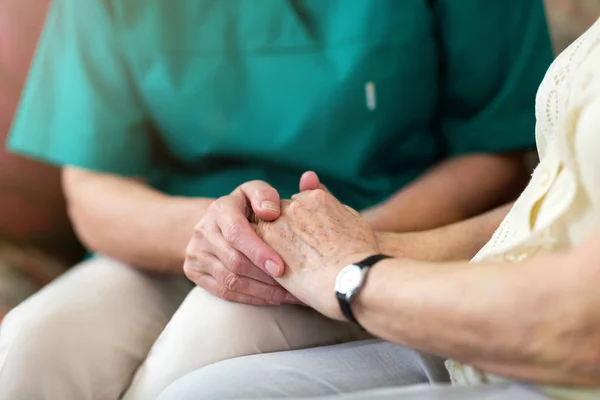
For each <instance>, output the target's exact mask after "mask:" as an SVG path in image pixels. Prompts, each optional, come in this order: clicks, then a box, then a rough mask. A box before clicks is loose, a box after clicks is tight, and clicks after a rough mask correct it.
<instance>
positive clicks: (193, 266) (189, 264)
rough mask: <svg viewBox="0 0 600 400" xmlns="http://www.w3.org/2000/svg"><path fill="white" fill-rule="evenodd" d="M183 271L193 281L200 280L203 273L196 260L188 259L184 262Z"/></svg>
mask: <svg viewBox="0 0 600 400" xmlns="http://www.w3.org/2000/svg"><path fill="white" fill-rule="evenodd" d="M183 273H184V275H185V276H186V277H187V278H188V279H189V280H191V281H192V282H196V283H197V281H198V278H199V277H200V276H201V275H202V273H201V271H200V269H199V268H198V264H197V263H196V262H194V261H190V260H186V261H185V262H184V263H183Z"/></svg>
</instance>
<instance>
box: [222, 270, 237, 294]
mask: <svg viewBox="0 0 600 400" xmlns="http://www.w3.org/2000/svg"><path fill="white" fill-rule="evenodd" d="M238 282H239V277H238V276H237V275H236V274H233V273H231V272H230V273H227V274H226V275H225V277H224V279H223V286H224V287H225V288H226V289H228V290H236V288H237V285H238Z"/></svg>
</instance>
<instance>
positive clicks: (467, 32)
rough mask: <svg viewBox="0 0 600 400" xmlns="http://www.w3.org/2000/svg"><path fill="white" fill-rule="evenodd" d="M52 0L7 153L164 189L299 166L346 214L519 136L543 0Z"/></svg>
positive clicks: (292, 188) (533, 82)
mask: <svg viewBox="0 0 600 400" xmlns="http://www.w3.org/2000/svg"><path fill="white" fill-rule="evenodd" d="M429 3H430V2H429V1H427V0H295V1H294V0H287V1H286V0H254V1H251V0H177V1H170V0H104V1H100V0H97V1H84V0H54V1H53V2H52V9H51V12H50V14H49V19H48V22H47V24H46V27H45V29H44V31H43V36H42V39H41V43H40V45H39V48H38V51H37V56H36V58H35V62H34V64H33V67H32V70H31V73H30V77H29V80H28V83H27V86H26V89H25V92H24V96H23V99H22V102H21V105H20V109H19V112H18V116H17V119H16V122H15V124H14V127H13V131H12V134H11V136H10V139H9V146H10V148H11V149H12V150H14V151H15V152H18V153H21V154H24V155H28V156H32V157H34V158H37V159H40V160H43V161H47V162H51V163H55V164H59V165H65V164H68V165H75V166H79V167H83V168H88V169H92V170H98V171H104V172H111V173H116V174H124V175H135V176H143V177H146V178H148V179H149V181H150V182H151V183H152V185H153V186H155V187H156V188H158V189H160V190H162V191H164V192H167V193H170V194H176V195H185V196H204V197H217V196H222V195H224V194H226V193H228V192H230V191H231V190H233V189H234V188H235V187H236V186H237V185H239V184H241V183H243V182H245V181H248V180H253V179H262V180H265V181H267V182H269V183H271V184H272V185H274V186H275V187H276V188H277V189H278V190H279V191H280V194H281V195H282V197H288V196H290V195H291V194H293V193H295V192H296V191H297V185H298V179H299V177H300V174H301V173H302V172H304V171H305V170H309V169H311V170H315V171H316V172H318V173H319V174H320V175H321V177H322V178H323V180H324V182H325V184H326V185H327V186H328V187H329V188H330V189H331V190H332V191H333V192H334V194H335V195H336V196H338V197H339V198H340V200H341V201H343V202H345V203H347V204H349V205H351V206H353V207H355V208H358V209H361V208H365V207H368V206H370V205H373V204H374V203H376V202H379V201H381V200H383V199H385V198H386V197H388V196H390V195H391V194H392V193H393V192H394V191H396V190H398V189H400V188H401V187H402V186H403V185H405V184H407V183H408V182H410V181H411V180H413V179H415V178H416V177H418V176H419V175H420V174H422V173H423V172H424V171H425V170H426V169H428V168H430V167H432V166H433V165H434V164H436V162H438V161H439V160H441V159H443V158H447V157H451V156H456V155H460V154H465V153H473V152H507V151H512V150H516V149H522V148H529V147H533V146H534V133H533V132H534V98H535V91H536V88H537V86H538V84H539V82H540V81H541V80H542V77H543V74H544V73H545V70H546V68H547V67H548V65H549V64H550V62H551V59H552V53H551V45H550V40H549V35H548V31H547V26H546V22H545V16H544V10H543V6H542V2H541V0H502V1H487V0H486V1H483V0H433V1H432V2H431V3H433V5H430V4H429Z"/></svg>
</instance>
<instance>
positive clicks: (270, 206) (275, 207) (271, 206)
mask: <svg viewBox="0 0 600 400" xmlns="http://www.w3.org/2000/svg"><path fill="white" fill-rule="evenodd" d="M260 207H261V208H262V209H263V210H268V211H279V204H275V203H273V202H272V201H263V202H262V203H260Z"/></svg>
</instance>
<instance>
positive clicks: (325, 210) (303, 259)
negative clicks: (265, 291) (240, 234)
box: [256, 189, 380, 318]
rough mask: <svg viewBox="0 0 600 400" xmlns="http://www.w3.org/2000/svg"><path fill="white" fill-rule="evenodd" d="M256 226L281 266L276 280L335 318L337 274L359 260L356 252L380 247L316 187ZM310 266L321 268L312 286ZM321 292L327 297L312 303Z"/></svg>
mask: <svg viewBox="0 0 600 400" xmlns="http://www.w3.org/2000/svg"><path fill="white" fill-rule="evenodd" d="M256 230H257V232H258V234H259V236H261V237H262V238H263V240H265V242H267V243H268V244H269V245H270V246H271V247H272V248H273V249H275V250H276V251H277V252H278V253H279V255H280V256H281V258H282V259H283V260H284V262H285V264H286V269H285V274H284V275H283V276H282V277H280V278H277V281H278V282H279V283H280V284H281V285H282V286H283V287H285V288H286V289H288V290H289V291H290V292H293V293H295V295H296V296H297V297H298V298H299V299H300V300H301V301H303V302H305V303H307V304H311V305H312V306H313V307H315V308H316V309H317V310H318V311H320V312H322V313H324V314H325V315H328V316H330V317H334V318H340V316H339V310H338V306H337V302H336V300H335V297H334V293H333V290H332V288H333V285H334V283H333V282H334V281H335V276H336V275H337V272H339V270H341V269H342V268H343V267H344V266H346V265H348V264H350V263H352V262H357V261H359V260H357V259H355V258H356V256H355V255H358V254H367V255H370V254H375V253H379V251H380V250H379V246H378V243H377V239H376V237H375V233H374V232H373V230H372V228H371V227H370V225H369V223H368V222H367V221H366V220H364V219H363V218H362V217H361V216H360V215H359V214H358V213H357V212H356V211H354V210H353V209H351V208H349V207H347V206H344V205H343V204H341V203H340V202H339V201H337V200H336V199H335V198H334V197H333V196H332V195H331V194H330V193H328V192H326V191H324V190H321V189H317V190H312V191H306V192H303V193H300V194H297V195H295V196H293V197H292V200H290V201H284V202H283V203H282V212H281V217H279V218H278V219H277V220H275V221H273V222H263V221H260V222H259V224H258V226H257V227H256ZM323 266H328V267H329V268H323ZM314 269H322V270H321V271H320V272H321V273H324V275H325V276H324V279H319V284H318V285H317V286H316V285H315V284H314V278H313V279H311V278H310V276H309V275H310V272H311V271H312V270H314ZM323 292H331V296H327V297H326V299H325V300H324V301H320V302H319V303H318V304H314V303H315V299H318V298H322V297H324V296H315V294H316V293H323Z"/></svg>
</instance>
